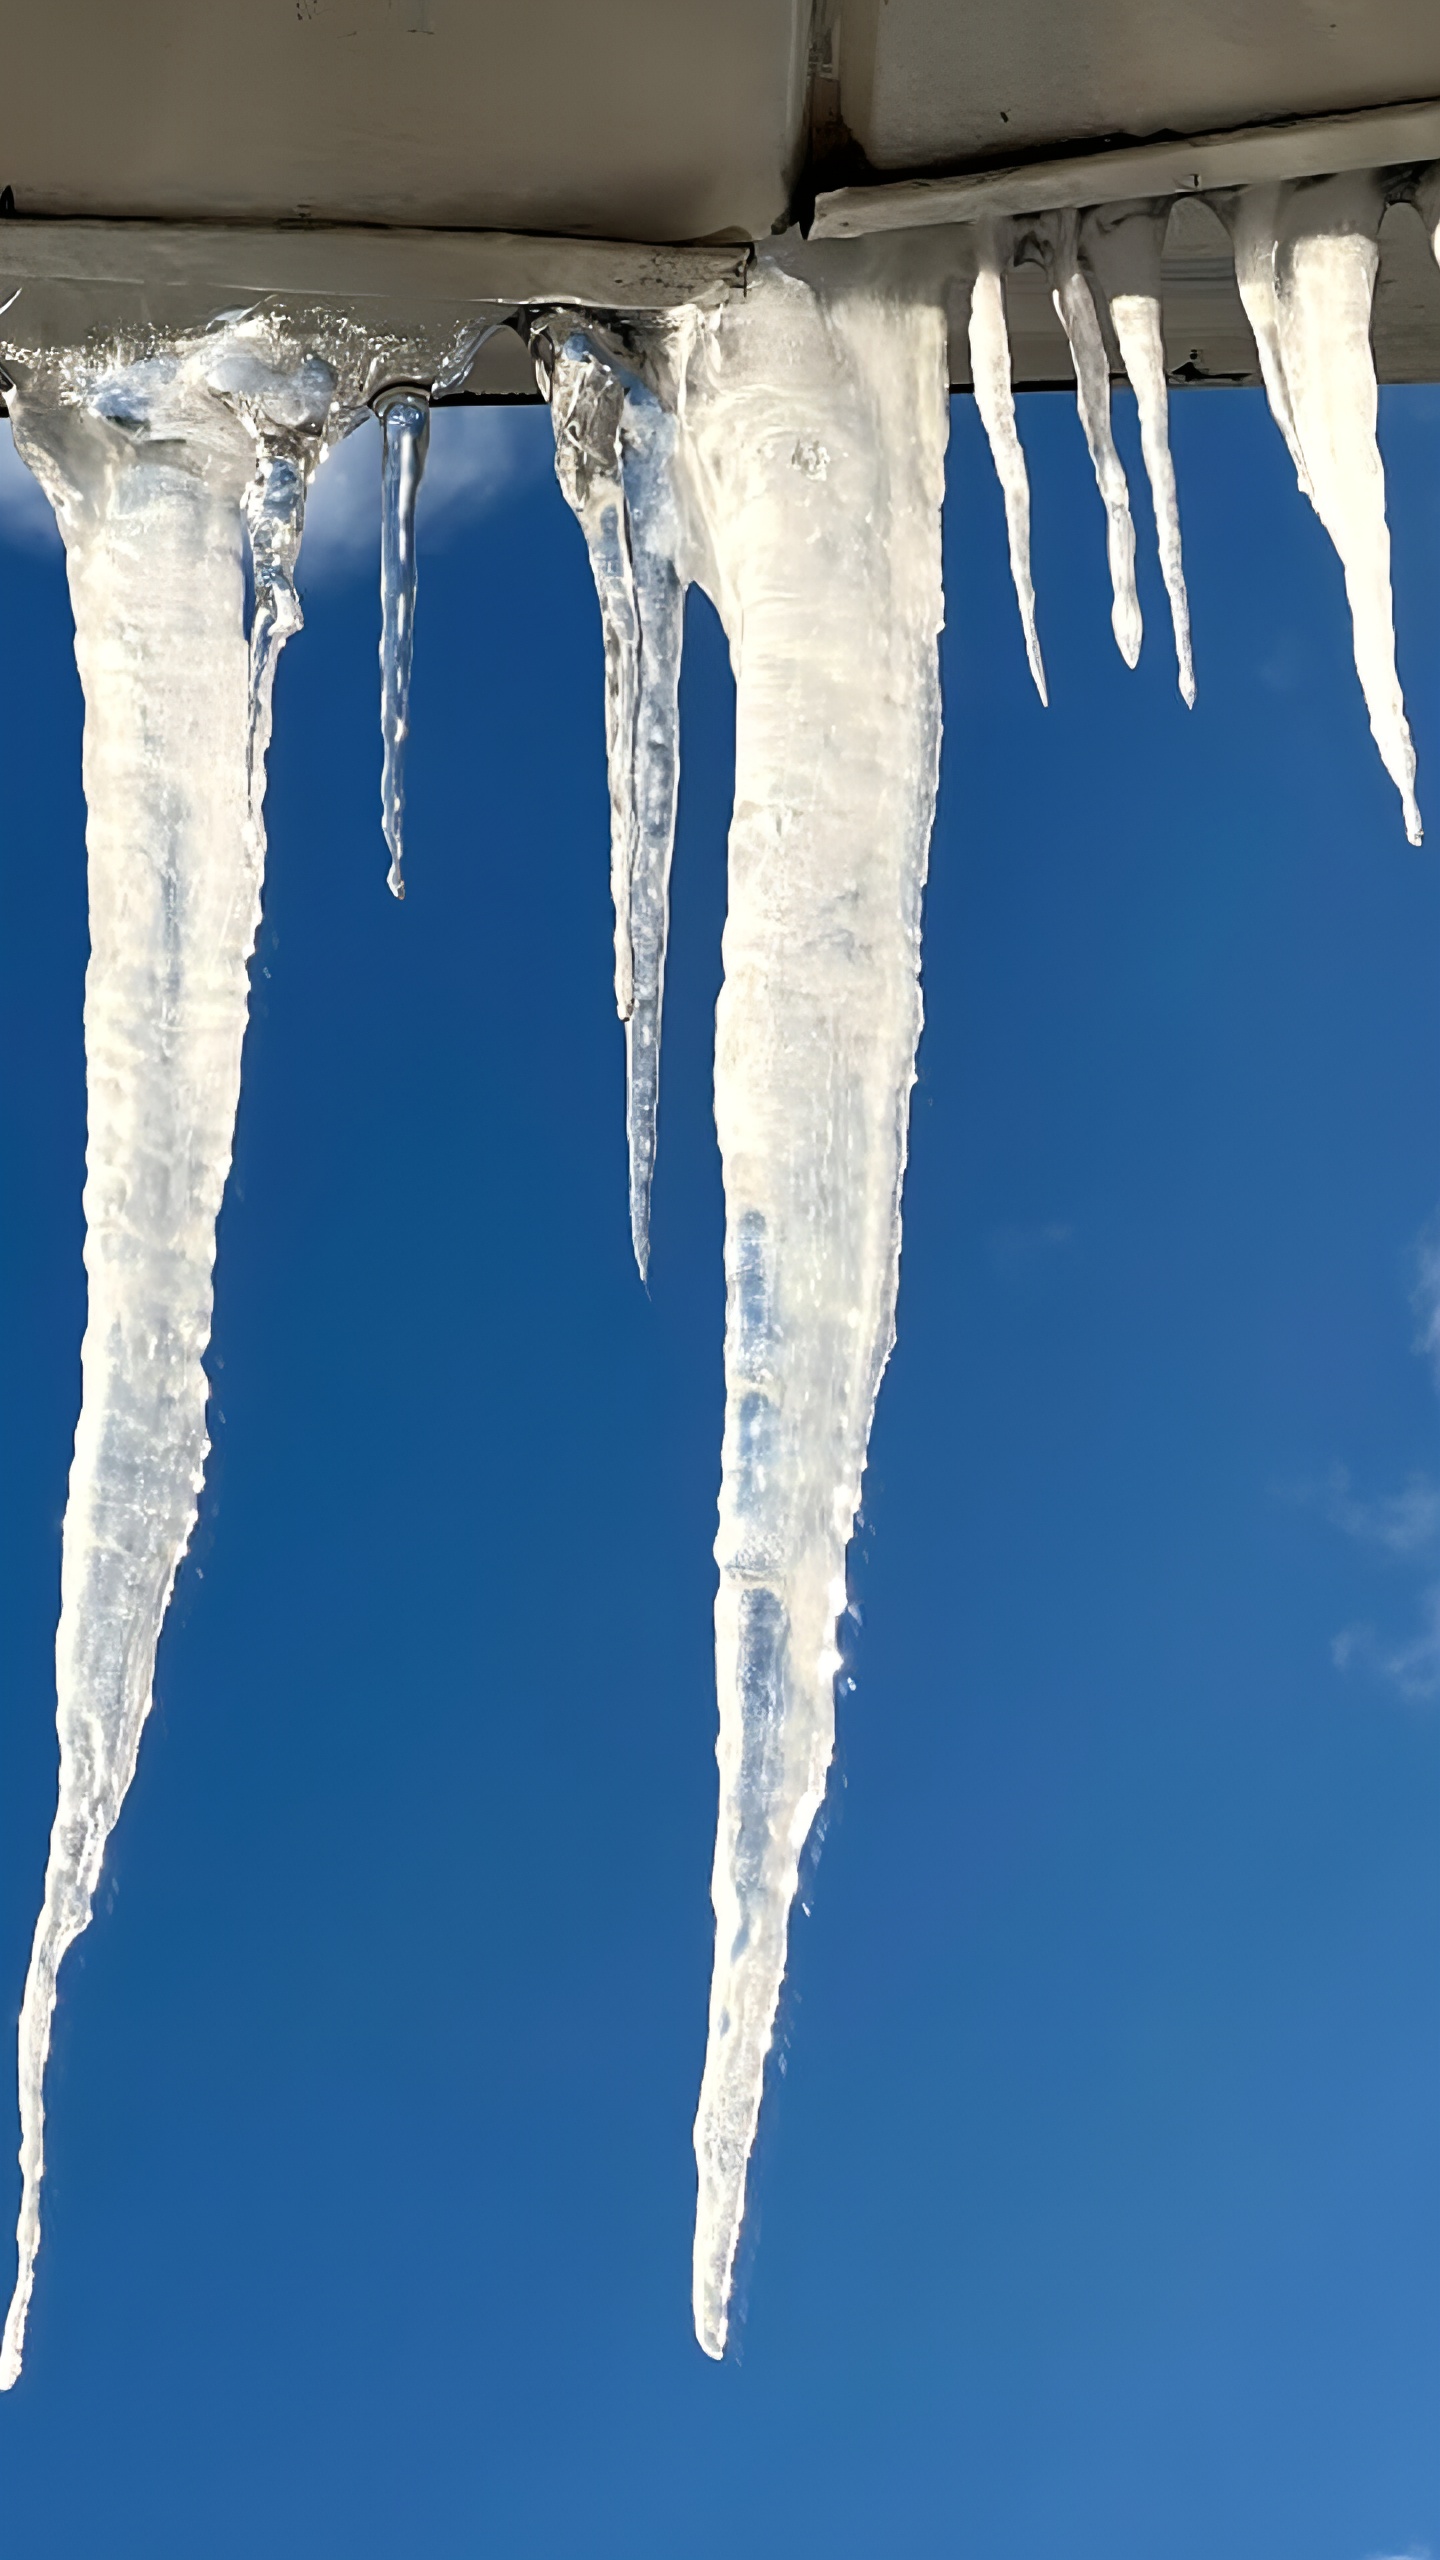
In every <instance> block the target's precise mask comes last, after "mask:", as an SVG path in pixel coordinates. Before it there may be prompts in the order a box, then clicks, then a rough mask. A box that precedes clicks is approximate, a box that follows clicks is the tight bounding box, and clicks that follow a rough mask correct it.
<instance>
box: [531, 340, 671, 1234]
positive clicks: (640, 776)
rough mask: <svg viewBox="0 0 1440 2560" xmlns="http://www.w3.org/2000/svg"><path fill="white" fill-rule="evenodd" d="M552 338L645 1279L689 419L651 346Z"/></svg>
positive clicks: (634, 1211) (657, 349) (558, 452)
mask: <svg viewBox="0 0 1440 2560" xmlns="http://www.w3.org/2000/svg"><path fill="white" fill-rule="evenodd" d="M548 334H549V335H550V339H551V346H552V360H551V380H550V409H551V418H552V422H553V425H554V430H555V469H556V476H557V477H558V479H559V482H560V486H561V488H562V489H563V491H564V493H565V496H566V499H567V500H568V502H569V504H570V506H571V508H572V509H573V511H574V513H575V516H576V518H577V520H578V522H579V525H580V527H581V530H582V532H583V533H584V536H585V542H586V547H587V549H588V551H589V554H590V567H591V573H592V575H593V577H594V580H595V588H596V593H597V595H598V597H599V600H600V619H601V630H602V635H603V642H604V651H605V747H606V760H607V764H608V768H609V777H610V878H611V888H612V892H613V896H614V901H615V1002H616V1007H617V1009H618V1011H619V1014H620V1018H621V1020H622V1022H623V1023H624V1025H625V1086H626V1098H625V1120H626V1131H627V1137H628V1142H629V1159H630V1238H631V1243H632V1245H633V1247H634V1251H635V1260H636V1263H637V1265H638V1267H639V1271H640V1277H641V1279H642V1280H643V1279H644V1277H645V1275H646V1272H647V1270H648V1268H649V1262H650V1194H651V1187H652V1184H653V1180H654V1172H655V1147H656V1137H657V1126H658V1115H659V1107H660V1028H661V1010H662V1006H663V1003H664V995H665V946H666V941H667V938H668V933H669V921H670V864H671V857H672V855H673V852H674V846H675V809H676V799H677V794H678V790H679V782H680V654H681V645H682V641H683V637H684V625H685V579H684V577H683V575H682V570H681V566H680V554H681V549H682V543H681V529H680V518H679V514H678V511H677V501H676V491H675V481H674V470H673V459H674V447H675V432H676V431H675V421H674V418H673V417H672V415H671V414H670V411H669V409H668V408H667V407H666V405H665V404H664V403H663V401H662V400H661V398H660V397H659V394H658V391H657V388H656V386H655V384H654V383H652V382H650V381H647V380H646V379H645V377H644V375H643V373H642V372H641V370H640V365H641V362H642V355H641V351H640V349H639V348H638V347H628V348H626V347H622V346H620V345H619V344H618V343H617V342H615V341H613V340H611V339H610V338H608V337H607V336H606V335H605V333H604V332H602V331H601V330H599V329H598V328H593V327H585V326H581V325H579V324H576V323H573V322H568V321H567V322H557V323H555V324H553V325H552V328H551V330H550V331H549V333H548ZM648 352H649V355H650V357H651V361H652V363H654V364H655V365H656V366H657V367H658V368H659V369H660V370H662V371H663V370H664V368H665V366H666V363H667V359H668V349H667V345H666V342H665V341H664V340H663V339H662V338H661V337H660V335H659V333H656V335H655V337H654V340H653V341H652V344H651V346H650V348H649V350H648Z"/></svg>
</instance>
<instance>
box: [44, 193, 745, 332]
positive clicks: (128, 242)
mask: <svg viewBox="0 0 1440 2560" xmlns="http://www.w3.org/2000/svg"><path fill="white" fill-rule="evenodd" d="M750 254H751V252H750V249H749V246H748V244H746V243H741V244H739V245H727V246H725V247H721V248H680V249H675V248H665V247H647V246H644V245H634V244H632V243H629V242H626V241H614V240H584V239H546V238H542V237H540V236H538V235H536V236H532V235H531V234H529V233H526V232H518V231H419V230H414V231H407V230H398V229H397V230H389V229H385V228H382V227H379V226H376V227H373V228H372V227H369V226H363V227H362V226H359V225H355V226H351V225H341V224H336V225H327V224H320V223H317V224H313V225H312V224H295V225H293V226H291V225H289V224H285V225H274V226H271V225H262V224H258V223H257V224H248V223H221V222H213V223H211V222H193V223H191V222H128V221H125V222H78V221H70V220H63V219H48V220H38V221H35V220H22V219H19V218H17V217H13V216H12V217H10V218H9V219H5V220H0V289H9V288H13V287H14V286H16V285H22V286H23V285H27V284H65V285H79V286H89V285H93V286H96V287H99V288H102V289H103V288H104V287H105V286H108V285H122V286H127V287H130V288H132V289H135V288H138V289H139V290H140V291H141V292H143V293H146V294H162V295H165V296H166V297H171V296H182V297H183V296H193V298H194V299H195V302H196V305H197V308H198V307H200V306H201V305H203V304H209V303H210V302H212V301H214V302H216V304H217V307H219V305H220V304H222V303H223V302H225V301H226V300H229V301H234V300H236V299H240V300H244V299H247V298H249V297H251V296H254V297H260V296H266V295H280V296H287V297H297V298H303V299H304V300H306V301H309V302H333V303H337V304H342V305H351V304H354V303H357V302H358V303H362V304H364V303H369V302H375V301H382V302H386V303H391V304H400V305H412V306H419V305H425V306H429V307H431V308H433V307H434V306H436V305H445V304H454V305H456V306H457V307H458V308H461V309H464V308H469V307H475V306H479V307H488V308H491V309H494V310H497V311H502V310H506V311H514V310H517V309H523V308H526V307H534V306H536V305H542V304H545V303H579V304H581V305H583V306H584V307H585V308H587V309H590V310H603V311H617V312H619V311H634V312H656V311H669V310H674V309H676V308H677V307H679V306H680V305H682V304H686V303H697V302H698V303H708V302H714V301H717V300H718V299H720V298H721V297H722V296H723V295H724V294H726V293H728V292H731V291H734V290H735V289H736V288H738V287H739V286H740V285H741V284H742V282H743V280H744V273H745V268H746V266H747V265H748V263H749V259H750Z"/></svg>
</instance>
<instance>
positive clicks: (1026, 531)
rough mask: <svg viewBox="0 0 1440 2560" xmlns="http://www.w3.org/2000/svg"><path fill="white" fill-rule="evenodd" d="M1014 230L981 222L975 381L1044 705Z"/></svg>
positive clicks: (973, 301) (973, 300)
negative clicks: (1018, 398) (1019, 399)
mask: <svg viewBox="0 0 1440 2560" xmlns="http://www.w3.org/2000/svg"><path fill="white" fill-rule="evenodd" d="M1013 229H1014V226H1013V225H1012V224H1011V223H1008V222H1007V223H1003V224H1002V223H999V222H996V221H994V220H986V221H983V222H980V223H977V224H976V226H975V231H976V267H975V281H974V284H973V286H972V287H971V292H970V378H971V381H972V382H973V384H974V387H975V406H976V408H977V409H978V410H979V412H980V423H981V425H982V426H983V428H984V430H985V435H986V439H987V441H988V443H989V446H990V458H991V460H992V461H993V463H994V465H995V475H996V478H997V479H998V480H999V483H1000V491H1001V495H1002V497H1003V498H1004V501H1005V530H1006V533H1007V535H1008V537H1009V543H1010V576H1011V579H1012V580H1013V582H1014V587H1015V601H1016V603H1017V604H1018V605H1019V608H1020V624H1021V628H1022V630H1023V631H1024V634H1025V655H1026V657H1027V658H1028V660H1029V662H1030V673H1031V675H1032V676H1033V677H1034V679H1035V690H1036V692H1037V693H1038V694H1039V696H1040V699H1041V701H1042V702H1044V703H1048V702H1049V699H1050V697H1049V695H1048V693H1047V692H1046V690H1045V667H1044V662H1043V660H1042V659H1041V656H1040V634H1039V631H1038V630H1037V628H1036V624H1035V586H1034V581H1033V579H1032V578H1031V575H1030V480H1029V475H1028V473H1027V472H1026V469H1025V454H1024V449H1023V447H1022V445H1021V442H1020V437H1019V433H1018V430H1017V428H1016V425H1015V398H1014V393H1013V391H1012V389H1011V377H1010V332H1009V329H1008V327H1007V325H1006V319H1005V280H1004V271H1005V269H1006V267H1007V266H1008V265H1009V263H1010V257H1011V247H1012V239H1013Z"/></svg>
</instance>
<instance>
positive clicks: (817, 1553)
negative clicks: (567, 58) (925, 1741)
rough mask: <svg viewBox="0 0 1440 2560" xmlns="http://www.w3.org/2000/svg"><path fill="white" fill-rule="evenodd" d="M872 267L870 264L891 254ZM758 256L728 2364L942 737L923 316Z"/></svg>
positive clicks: (940, 450) (717, 433)
mask: <svg viewBox="0 0 1440 2560" xmlns="http://www.w3.org/2000/svg"><path fill="white" fill-rule="evenodd" d="M896 245H897V244H890V253H891V255H893V254H894V248H895V246H896ZM890 272H891V271H890V269H889V266H888V262H887V258H886V255H885V248H884V245H883V244H882V245H881V247H879V248H877V249H876V250H874V251H871V252H869V253H868V254H866V255H865V256H863V257H859V258H857V257H856V256H855V255H854V252H853V251H851V252H850V253H849V254H848V256H847V255H845V254H844V253H842V254H841V255H840V256H839V257H838V258H833V259H827V258H825V257H823V256H821V257H815V256H814V254H813V253H812V254H811V256H810V257H809V258H808V259H806V260H805V261H804V262H803V273H797V272H795V270H794V267H793V266H792V265H791V264H790V263H789V262H788V261H787V259H786V258H785V256H784V254H783V253H762V254H761V256H760V258H759V260H758V262H757V265H756V266H755V268H753V269H752V271H751V275H750V278H749V282H748V288H747V292H746V294H745V297H744V299H743V301H737V302H735V303H734V304H732V305H731V306H730V308H729V309H727V310H726V311H724V312H722V313H721V314H719V315H717V316H715V317H714V318H712V319H708V320H707V321H705V322H704V323H702V324H701V326H700V328H699V329H698V331H697V334H696V337H695V340H694V342H693V345H692V347H691V351H690V357H689V362H688V365H687V369H686V372H685V378H684V386H683V406H682V411H681V415H682V422H683V439H682V445H681V464H682V468H683V470H684V474H685V479H686V487H687V493H688V497H689V501H690V504H691V506H692V508H693V510H694V513H693V517H692V522H693V523H694V524H695V526H696V533H697V540H703V542H704V544H705V546H706V548H707V551H708V557H707V558H706V560H705V562H704V564H703V565H702V566H699V567H697V570H696V575H697V577H698V578H700V579H701V581H702V582H703V583H704V584H705V585H706V587H707V588H708V590H709V592H710V593H711V594H712V596H713V598H714V601H715V603H716V605H717V607H718V610H719V612H720V615H721V619H722V621H723V622H724V625H725V628H726V630H727V632H728V634H729V638H730V647H731V656H732V660H733V663H734V668H735V677H736V688H737V699H736V750H735V767H736V769H735V811H734V818H733V822H732V825H731V832H730V905H729V915H728V919H727V922H726V926H725V943H724V961H725V983H724V988H723V991H722V994H721V997H720V1003H719V1008H718V1012H717V1016H716V1052H715V1118H716V1125H717V1128H718V1131H719V1136H720V1147H721V1156H722V1162H723V1167H724V1179H725V1202H726V1247H725V1255H726V1279H727V1298H726V1331H725V1377H726V1416H725V1446H724V1463H723V1478H722V1485H721V1494H720V1530H719V1536H718V1539H717V1541H716V1549H715V1552H716V1556H717V1559H718V1561H719V1565H720V1589H719V1594H718V1598H717V1601H716V1613H715V1633H716V1668H717V1679H718V1687H719V1698H720V1735H719V1745H718V1756H719V1763H720V1815H719V1831H718V1837H717V1843H716V1854H715V1870H714V1882H713V1893H714V1903H715V1969H714V1977H713V1982H712V1987H711V2000H710V2032H709V2041H708V2045H707V2050H706V2057H705V2071H704V2079H703V2084H702V2087H701V2092H700V2105H699V2113H698V2116H697V2118H696V2126H695V2149H696V2158H697V2162H698V2167H699V2202H698V2210H697V2218H696V2230H695V2278H694V2301H695V2324H696V2333H697V2336H698V2338H699V2341H700V2344H701V2346H702V2347H703V2348H704V2350H705V2352H706V2353H707V2354H708V2355H711V2356H719V2355H721V2354H722V2353H723V2351H724V2346H725V2340H726V2334H727V2326H728V2321H729V2298H730V2290H731V2284H732V2281H733V2275H734V2266H735V2252H736V2246H737V2242H738V2238H739V2232H740V2225H741V2220H742V2217H743V2213H744V2207H745V2183H746V2170H747V2163H748V2160H749V2155H750V2150H751V2145H752V2143H753V2140H754V2136H755V2129H756V2124H757V2121H758V2115H759V2108H760V2102H761V2094H762V2088H763V2081H764V2074H765V2064H766V2057H767V2055H768V2053H769V2051H770V2046H771V2041H772V2038H773V2034H774V2027H775V2017H776V2009H777V2004H778V2001H779V1997H780V1988H781V1982H782V1979H783V1976H784V1971H785V1961H786V1939H787V1930H788V1917H789V1909H790V1904H791V1900H792V1897H793V1895H794V1892H795V1886H796V1877H797V1870H798V1861H799V1857H800V1853H801V1850H802V1849H803V1847H804V1844H805V1840H806V1836H807V1834H808V1832H809V1830H810V1827H811V1824H812V1823H813V1821H814V1818H815V1815H816V1812H817V1810H818V1808H819V1805H820V1802H821V1799H822V1796H823V1793H824V1788H825V1782H826V1772H827V1770H828V1767H829V1763H830V1757H831V1750H832V1745H833V1736H834V1713H835V1709H834V1680H835V1673H836V1670H837V1668H838V1667H839V1655H838V1653H837V1651H836V1628H837V1621H838V1617H839V1613H840V1611H841V1610H842V1608H843V1607H844V1604H845V1553H846V1547H847V1545H848V1542H849V1539H850V1535H851V1531H852V1529H853V1526H854V1521H855V1514H856V1507H857V1505H858V1503H859V1499H860V1480H861V1475H862V1471H863V1468H864V1464H865V1451H866V1444H867V1440H868V1436H869V1429H870V1419H871V1414H872V1412H873V1409H874V1404H875V1396H876V1391H877V1389H878V1386H879V1382H880V1377H881V1373H882V1371H883V1369H884V1366H885V1362H886V1360H887V1358H888V1356H889V1351H890V1346H891V1343H892V1341H893V1339H894V1313H895V1289H896V1279H897V1272H898V1256H899V1242H900V1186H901V1179H902V1175H903V1171H904V1163H905V1144H906V1122H907V1116H908V1105H909V1093H910V1087H911V1084H912V1082H913V1078H914V1057H915V1044H916V1040H917V1037H918V1034H919V1029H920V992H919V984H918V966H919V937H920V902H921V892H922V886H923V882H924V876H925V866H926V856H927V849H928V844H929V836H930V823H931V817H932V814H933V809H934V795H935V782H936V770H937V759H938V752H939V737H940V696H939V685H938V670H937V654H936V641H937V635H938V632H939V628H940V623H941V618H942V602H941V587H940V504H941V496H942V490H943V477H944V451H945V437H946V429H947V410H948V398H947V390H946V381H947V368H946V341H945V327H944V319H943V309H942V302H941V295H940V292H939V290H938V289H937V290H936V292H935V295H934V298H933V299H931V298H930V297H929V296H928V294H926V293H924V292H922V291H920V290H919V289H918V288H917V289H916V290H915V291H914V293H913V294H912V292H911V291H910V290H909V289H908V288H907V287H906V286H905V285H904V283H903V278H904V275H905V272H906V270H905V269H904V268H903V267H900V268H899V269H898V274H897V278H896V281H894V282H887V280H886V279H887V275H889V273H890Z"/></svg>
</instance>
